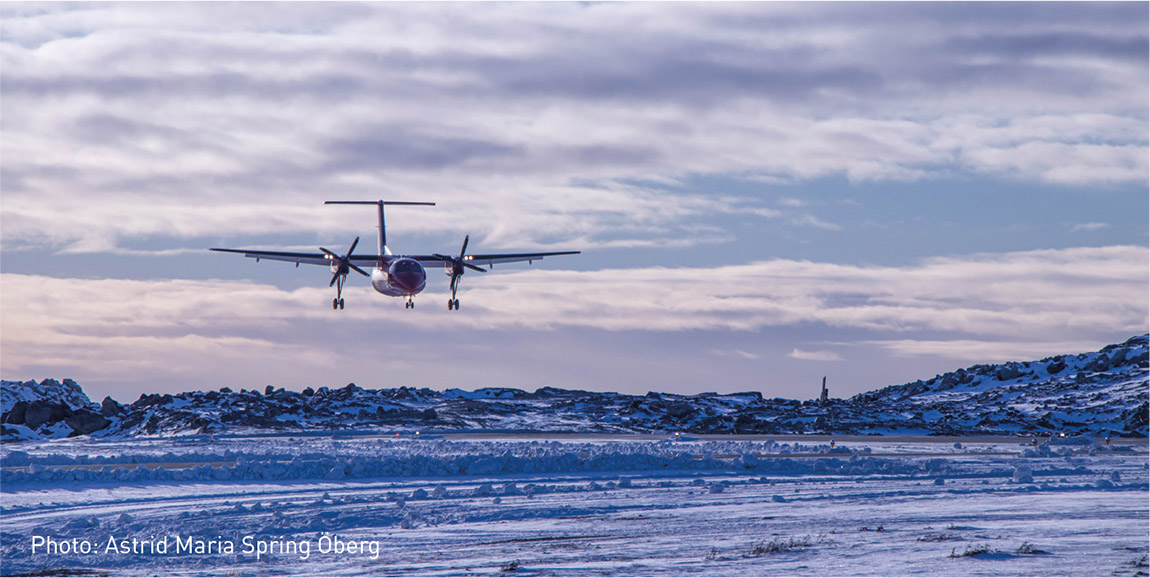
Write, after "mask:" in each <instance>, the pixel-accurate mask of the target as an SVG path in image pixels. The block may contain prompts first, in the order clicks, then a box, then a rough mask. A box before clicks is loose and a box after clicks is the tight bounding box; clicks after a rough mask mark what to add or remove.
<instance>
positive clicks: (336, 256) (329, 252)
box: [319, 247, 339, 259]
mask: <svg viewBox="0 0 1150 578" xmlns="http://www.w3.org/2000/svg"><path fill="white" fill-rule="evenodd" d="M319 250H320V251H323V254H324V255H327V256H328V257H331V258H332V259H339V255H336V254H335V253H333V252H331V251H329V250H328V249H324V248H323V247H320V248H319Z"/></svg>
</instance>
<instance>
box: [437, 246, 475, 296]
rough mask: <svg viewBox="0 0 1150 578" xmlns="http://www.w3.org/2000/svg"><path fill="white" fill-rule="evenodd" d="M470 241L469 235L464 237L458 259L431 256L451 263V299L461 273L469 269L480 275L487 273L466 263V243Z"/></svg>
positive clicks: (438, 255) (445, 256)
mask: <svg viewBox="0 0 1150 578" xmlns="http://www.w3.org/2000/svg"><path fill="white" fill-rule="evenodd" d="M470 240H471V235H467V236H466V237H464V238H463V247H462V248H460V249H459V256H458V257H448V256H447V255H440V254H439V253H434V254H433V256H434V257H435V258H436V259H443V260H444V261H447V262H450V263H451V298H452V299H454V298H455V289H456V285H458V283H459V278H460V277H462V276H463V273H464V272H465V270H466V269H471V270H472V271H479V272H480V273H486V272H487V270H486V269H482V268H480V267H476V266H475V265H472V264H471V263H468V262H467V261H466V260H465V259H466V255H467V243H468V241H470Z"/></svg>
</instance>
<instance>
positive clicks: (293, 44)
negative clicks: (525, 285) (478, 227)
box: [0, 3, 1150, 251]
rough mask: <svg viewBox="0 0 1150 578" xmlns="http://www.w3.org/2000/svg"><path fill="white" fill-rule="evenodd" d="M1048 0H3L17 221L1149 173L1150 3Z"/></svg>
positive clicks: (113, 233)
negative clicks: (49, 0) (967, 1)
mask: <svg viewBox="0 0 1150 578" xmlns="http://www.w3.org/2000/svg"><path fill="white" fill-rule="evenodd" d="M1041 7H1042V9H1041V10H1035V9H1032V8H1017V7H1013V6H994V7H989V6H982V5H978V6H974V5H969V6H967V5H959V6H929V5H915V4H895V5H874V4H863V5H858V6H851V7H846V8H844V7H840V6H834V7H831V6H829V5H817V4H816V5H809V6H804V5H799V6H794V5H782V4H748V5H738V4H673V5H660V4H652V5H645V4H626V3H624V4H588V5H553V4H510V5H499V4H479V5H460V6H453V7H452V9H451V10H446V11H445V10H442V9H440V8H439V7H433V6H423V5H419V4H379V5H376V4H350V5H340V4H318V5H306V4H292V5H287V6H279V5H261V4H253V5H226V4H188V5H180V6H172V7H169V6H164V7H163V8H160V7H156V6H151V5H147V4H110V5H67V4H65V5H37V6H35V7H30V6H14V5H4V6H3V7H0V14H2V15H3V18H2V19H0V33H2V34H0V37H2V38H3V42H0V57H2V58H3V61H4V67H3V69H2V70H0V80H2V81H3V82H2V86H3V96H4V98H3V101H2V103H0V106H2V108H3V110H2V112H3V130H4V135H5V138H4V140H3V142H2V143H0V150H2V152H3V157H4V166H3V170H2V171H0V181H2V185H3V188H4V191H5V200H4V204H3V206H2V207H0V220H2V224H3V232H2V235H3V237H2V238H3V241H4V242H5V243H6V244H8V243H12V242H17V243H23V244H27V243H40V244H43V245H47V246H50V247H53V248H60V247H72V249H73V250H77V251H78V250H84V251H95V250H111V249H113V248H115V247H116V246H119V245H120V244H122V243H123V241H124V240H125V239H131V238H134V237H140V236H148V235H157V234H160V235H169V236H176V237H194V236H204V235H210V236H218V235H220V234H224V233H227V232H230V231H235V230H247V231H251V232H252V233H255V234H260V233H282V232H287V231H300V230H305V231H309V232H327V233H331V232H335V231H338V230H339V228H340V226H341V223H340V221H339V219H338V218H336V217H334V216H330V215H316V214H315V211H314V207H315V206H316V205H317V204H318V202H319V201H322V200H323V199H324V198H327V197H328V196H330V195H331V194H333V193H335V192H338V193H339V195H340V196H346V197H352V196H355V197H363V198H380V197H382V196H387V197H393V198H394V197H397V196H401V197H404V198H407V197H408V196H409V195H411V194H412V193H418V195H419V196H420V197H421V198H434V199H435V200H437V201H439V202H440V203H441V205H442V206H443V207H444V210H443V211H441V212H440V214H437V215H435V216H434V217H431V216H414V217H412V218H411V219H410V220H408V221H406V222H405V223H403V224H402V225H397V227H398V228H399V229H398V230H403V229H404V228H406V229H407V230H412V231H425V232H426V231H431V230H441V229H447V230H450V231H453V232H456V233H459V234H464V233H468V232H473V231H469V230H468V227H469V226H470V225H469V223H474V222H476V221H477V220H479V219H478V218H479V217H482V218H484V219H485V220H488V219H489V220H490V221H491V225H490V229H489V230H488V231H486V232H485V234H486V237H487V238H486V242H487V244H488V245H490V246H494V247H500V246H511V245H517V246H520V247H535V246H542V245H543V244H546V243H548V242H551V243H555V242H561V241H564V240H569V241H575V240H578V241H580V242H585V243H587V244H589V245H590V246H597V245H598V244H600V243H604V244H605V243H611V242H622V243H627V242H632V241H636V240H639V239H643V238H647V235H648V234H649V233H650V232H651V231H652V230H660V231H662V232H663V233H665V235H664V236H666V237H673V236H676V233H678V232H681V231H682V230H683V229H682V227H683V226H684V222H686V221H689V220H691V219H692V218H695V217H698V216H699V215H707V214H714V213H715V212H722V211H723V210H724V208H723V206H722V205H723V204H724V203H715V202H714V201H715V199H714V198H713V196H714V195H712V194H709V193H707V192H704V191H698V190H689V189H688V190H684V189H675V188H652V187H641V186H627V185H622V184H620V183H624V182H637V181H639V180H645V181H646V182H669V181H673V180H676V179H680V178H683V177H686V176H690V175H728V176H735V177H738V178H746V179H747V180H750V181H756V182H763V181H767V182H775V183H794V182H801V181H806V180H810V179H817V178H824V177H839V176H842V177H846V178H847V179H849V180H850V181H851V182H875V181H877V182H883V181H919V180H929V179H934V178H942V177H950V176H954V175H956V174H957V175H989V176H991V177H993V178H1005V179H1015V180H1021V181H1024V182H1038V183H1055V184H1069V185H1115V184H1131V183H1144V182H1145V181H1146V179H1147V174H1148V168H1147V160H1146V159H1147V144H1146V143H1147V128H1146V127H1147V124H1146V110H1145V102H1146V99H1147V95H1148V92H1150V89H1148V84H1150V82H1148V79H1147V76H1148V74H1147V68H1146V54H1145V50H1144V48H1145V45H1146V42H1147V35H1146V30H1145V28H1146V27H1145V22H1146V20H1147V9H1146V7H1145V6H1144V5H1141V4H1136V3H1135V4H1117V5H1114V4H1098V5H1089V6H1079V5H1045V4H1044V5H1041ZM764 31H770V34H764ZM767 190H769V189H767ZM760 194H763V193H749V194H748V196H750V197H752V198H753V197H755V196H756V195H760ZM769 195H770V196H769V198H765V199H762V200H763V201H764V202H768V203H769V202H770V201H772V200H774V198H775V196H776V194H775V193H773V192H771V193H769ZM764 196H766V195H764ZM271 207H275V208H274V209H271ZM751 208H752V209H753V210H755V211H758V212H760V214H763V215H764V216H768V217H772V216H776V214H775V213H774V212H773V211H772V210H771V209H767V208H765V207H762V206H757V207H751ZM792 208H794V207H792ZM818 222H819V223H822V221H818ZM807 224H812V225H815V226H819V225H818V224H816V222H814V221H812V222H809V223H807ZM823 224H824V225H828V224H829V223H823ZM679 236H682V235H679ZM548 240H550V241H548Z"/></svg>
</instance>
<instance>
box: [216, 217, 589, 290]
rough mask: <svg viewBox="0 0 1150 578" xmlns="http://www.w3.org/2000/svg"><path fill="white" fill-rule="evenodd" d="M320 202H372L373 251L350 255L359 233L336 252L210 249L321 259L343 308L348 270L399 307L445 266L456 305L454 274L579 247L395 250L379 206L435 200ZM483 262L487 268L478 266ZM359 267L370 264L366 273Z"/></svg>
mask: <svg viewBox="0 0 1150 578" xmlns="http://www.w3.org/2000/svg"><path fill="white" fill-rule="evenodd" d="M324 204H325V205H375V206H376V207H377V208H378V216H379V250H378V252H377V253H376V255H374V256H370V255H363V256H361V255H354V253H355V249H356V247H358V246H359V237H356V238H355V240H354V241H352V242H351V247H350V248H348V250H347V253H345V254H343V255H340V254H338V253H336V252H335V251H331V250H329V249H325V248H323V247H320V248H319V250H320V252H319V253H293V252H287V251H256V250H251V249H219V248H212V249H210V250H211V251H219V252H222V253H239V254H241V255H243V256H245V257H249V258H253V259H255V260H256V262H257V263H258V262H259V261H260V260H261V259H267V260H269V261H286V262H289V263H295V264H296V267H299V265H300V264H301V263H303V264H305V265H326V266H328V267H330V268H331V282H330V283H328V287H332V286H334V287H335V299H332V301H331V308H332V309H343V306H344V301H343V287H344V284H345V283H346V282H347V276H348V274H349V273H351V272H352V271H355V272H356V273H359V274H360V275H363V276H364V277H369V278H371V286H372V287H373V288H374V289H375V290H376V291H377V292H379V293H382V294H384V295H387V296H390V297H403V298H404V300H405V302H404V308H405V309H414V308H415V300H414V298H415V296H416V295H418V294H419V293H420V292H421V291H423V289H424V288H425V287H426V286H427V268H429V267H440V266H441V267H443V268H444V272H445V273H446V274H447V275H448V276H449V277H451V285H450V288H451V298H449V299H448V300H447V308H448V309H449V310H455V311H458V310H459V299H458V298H457V297H456V292H457V291H458V290H459V280H460V278H461V277H463V274H464V273H465V272H466V271H468V270H471V271H477V272H479V273H486V272H487V271H489V270H490V269H491V268H492V267H493V266H494V265H495V264H496V263H515V262H520V261H527V262H528V263H529V264H530V263H533V262H534V261H536V260H539V259H542V258H544V257H554V256H558V255H578V254H579V251H553V252H548V253H490V254H470V255H469V254H468V253H467V244H468V242H469V241H470V240H471V236H470V235H467V236H465V237H464V238H463V247H461V248H460V249H459V254H458V255H454V256H452V255H443V254H440V253H432V254H430V255H396V254H393V253H392V252H391V249H390V248H389V247H388V246H387V229H386V227H385V224H384V216H383V208H384V206H386V205H422V206H435V203H426V202H410V201H382V200H380V201H325V202H324ZM480 265H486V266H487V269H484V268H482V267H480ZM364 268H370V269H371V273H368V272H367V271H365V270H364Z"/></svg>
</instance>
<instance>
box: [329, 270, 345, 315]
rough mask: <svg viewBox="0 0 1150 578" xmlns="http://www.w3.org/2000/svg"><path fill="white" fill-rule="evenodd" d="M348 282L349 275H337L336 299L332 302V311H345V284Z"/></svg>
mask: <svg viewBox="0 0 1150 578" xmlns="http://www.w3.org/2000/svg"><path fill="white" fill-rule="evenodd" d="M346 281H347V274H346V273H345V274H343V275H336V278H335V299H332V300H331V308H332V310H333V311H334V310H336V309H343V284H344V282H346Z"/></svg>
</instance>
